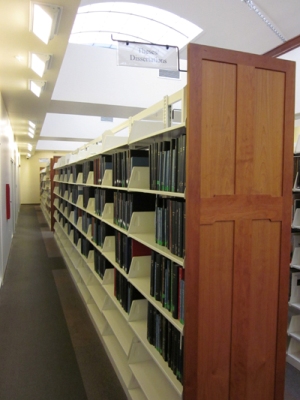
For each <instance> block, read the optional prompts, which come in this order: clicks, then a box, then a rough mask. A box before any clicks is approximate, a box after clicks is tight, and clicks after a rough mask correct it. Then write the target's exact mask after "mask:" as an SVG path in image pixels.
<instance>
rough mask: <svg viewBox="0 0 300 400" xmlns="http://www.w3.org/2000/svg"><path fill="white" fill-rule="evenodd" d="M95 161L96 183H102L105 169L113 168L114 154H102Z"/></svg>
mask: <svg viewBox="0 0 300 400" xmlns="http://www.w3.org/2000/svg"><path fill="white" fill-rule="evenodd" d="M93 163H94V165H93V170H94V185H102V182H103V178H104V173H105V171H106V170H108V169H112V156H111V155H110V154H101V155H100V156H99V157H97V158H96V159H95V160H94V161H93Z"/></svg>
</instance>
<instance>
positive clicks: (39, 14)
mask: <svg viewBox="0 0 300 400" xmlns="http://www.w3.org/2000/svg"><path fill="white" fill-rule="evenodd" d="M30 6H31V7H30V8H31V9H30V31H31V32H33V33H34V34H35V35H36V36H37V37H38V38H39V39H41V40H42V41H43V42H44V43H46V44H48V42H49V40H51V39H53V37H54V35H55V34H57V31H58V25H59V21H60V18H61V13H62V7H59V6H56V5H53V4H46V3H45V4H44V3H35V2H31V3H30Z"/></svg>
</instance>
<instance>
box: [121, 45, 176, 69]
mask: <svg viewBox="0 0 300 400" xmlns="http://www.w3.org/2000/svg"><path fill="white" fill-rule="evenodd" d="M117 63H118V65H122V66H128V67H142V68H159V69H167V70H171V71H178V47H174V46H162V45H157V44H145V43H136V42H118V52H117Z"/></svg>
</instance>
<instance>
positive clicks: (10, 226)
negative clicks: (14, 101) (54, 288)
mask: <svg viewBox="0 0 300 400" xmlns="http://www.w3.org/2000/svg"><path fill="white" fill-rule="evenodd" d="M6 185H9V188H10V200H11V202H10V215H11V216H10V218H9V219H7V214H6ZM19 204H20V203H19V155H18V152H17V149H16V145H15V143H14V136H13V132H12V129H11V126H10V122H9V119H8V115H7V111H6V108H5V104H4V101H3V98H2V95H1V93H0V286H1V285H2V283H3V277H4V273H5V268H6V265H7V260H8V256H9V251H10V247H11V242H12V237H13V233H14V229H15V224H16V220H17V216H18V211H19Z"/></svg>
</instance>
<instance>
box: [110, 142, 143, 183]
mask: <svg viewBox="0 0 300 400" xmlns="http://www.w3.org/2000/svg"><path fill="white" fill-rule="evenodd" d="M133 167H149V151H148V150H142V149H127V150H124V151H121V152H119V153H115V154H113V156H112V179H113V186H117V187H127V186H128V183H129V180H130V176H131V172H132V169H133Z"/></svg>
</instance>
